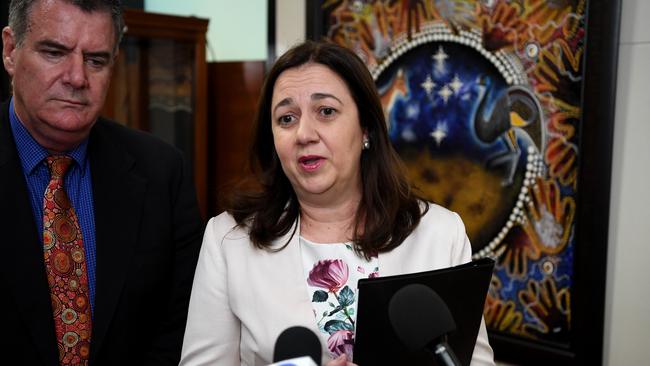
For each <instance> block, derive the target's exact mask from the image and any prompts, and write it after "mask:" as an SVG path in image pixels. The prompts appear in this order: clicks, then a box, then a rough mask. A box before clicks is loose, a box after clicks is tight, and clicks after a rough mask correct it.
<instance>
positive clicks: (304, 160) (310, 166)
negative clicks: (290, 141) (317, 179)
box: [298, 155, 325, 172]
mask: <svg viewBox="0 0 650 366" xmlns="http://www.w3.org/2000/svg"><path fill="white" fill-rule="evenodd" d="M324 161H325V159H324V158H323V157H322V156H317V155H305V156H301V157H300V158H299V159H298V163H299V164H300V167H301V168H302V169H303V170H305V171H308V172H313V171H314V170H316V169H318V168H320V166H321V165H323V162H324Z"/></svg>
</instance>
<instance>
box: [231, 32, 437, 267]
mask: <svg viewBox="0 0 650 366" xmlns="http://www.w3.org/2000/svg"><path fill="white" fill-rule="evenodd" d="M307 63H315V64H321V65H324V66H326V67H328V68H329V69H330V70H332V71H333V72H335V73H336V74H338V75H339V76H340V77H341V78H342V79H343V80H344V81H345V83H346V84H347V87H348V89H349V91H350V93H351V95H352V98H353V99H354V102H355V103H356V105H357V109H358V111H359V122H360V124H361V128H362V129H363V130H365V131H367V134H368V139H369V141H370V148H369V149H366V150H363V152H362V154H361V182H362V198H361V201H360V203H359V207H358V209H357V213H356V216H355V221H354V229H355V230H354V231H353V232H354V233H355V234H354V237H353V238H351V239H352V241H353V242H354V247H355V250H356V251H357V252H360V253H362V254H363V255H364V256H365V257H366V258H369V257H370V256H373V255H376V254H377V253H381V252H387V251H390V250H392V249H394V248H396V247H397V246H399V245H400V244H401V243H402V242H403V241H404V239H405V238H406V237H407V236H408V235H409V234H410V233H411V232H412V231H413V229H414V228H415V227H416V226H417V225H418V223H419V222H420V218H421V217H422V215H424V213H425V212H426V210H427V209H428V205H423V204H421V203H422V202H421V201H423V199H422V198H421V197H420V195H419V194H418V193H416V192H415V190H414V189H413V187H412V186H411V185H410V184H409V182H408V180H407V178H406V175H405V170H404V167H403V164H402V162H401V160H400V158H399V157H398V155H397V153H396V152H395V150H394V149H393V147H392V145H391V143H390V140H389V138H388V129H387V127H386V121H385V118H384V111H383V109H382V105H381V101H380V99H379V95H378V93H377V89H376V87H375V83H374V81H373V79H372V76H371V75H370V72H369V71H368V69H367V67H366V65H365V64H364V63H363V61H361V59H360V58H359V57H357V56H356V55H355V54H354V53H353V52H352V51H350V50H348V49H347V48H344V47H341V46H338V45H336V44H333V43H328V42H314V41H306V42H304V43H301V44H298V45H296V46H294V47H293V48H291V49H290V50H289V51H287V52H286V53H285V54H284V55H282V57H280V58H279V59H278V60H277V61H276V62H275V64H274V65H273V67H272V68H271V70H270V71H269V73H268V75H267V76H266V80H265V81H264V85H263V86H262V93H261V96H260V100H259V105H258V109H257V116H256V118H255V126H254V131H253V141H252V146H251V149H250V159H249V164H250V167H251V169H252V171H253V173H254V179H255V180H256V183H257V184H258V187H259V189H257V190H244V191H242V190H239V191H234V192H233V195H232V196H231V197H230V200H229V202H226V203H225V208H226V211H228V212H229V213H230V214H231V215H232V216H233V217H234V219H235V221H236V222H237V224H238V226H240V227H246V228H248V230H249V235H250V239H251V241H252V242H253V244H254V245H255V246H257V247H258V248H260V249H264V248H266V249H268V248H269V247H270V245H271V244H272V242H273V240H275V239H277V238H279V237H281V236H283V235H286V234H287V233H288V232H289V231H291V230H293V231H292V235H293V234H295V230H296V229H297V226H296V225H295V223H296V220H297V219H298V216H299V215H300V204H299V202H298V199H297V197H296V194H295V192H294V190H293V188H292V186H291V184H290V182H289V179H288V178H287V176H286V175H285V174H284V171H283V170H282V167H281V165H280V159H279V157H278V154H277V153H276V151H275V145H274V142H273V134H272V131H271V124H272V122H271V107H272V106H271V100H272V98H273V87H274V86H275V82H276V81H277V79H278V77H279V76H280V74H282V72H284V71H285V70H288V69H292V68H296V67H299V66H301V65H304V64H307ZM287 244H288V242H287V243H285V244H284V246H283V247H281V248H280V249H282V248H284V247H285V246H286V245H287Z"/></svg>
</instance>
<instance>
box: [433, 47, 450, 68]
mask: <svg viewBox="0 0 650 366" xmlns="http://www.w3.org/2000/svg"><path fill="white" fill-rule="evenodd" d="M431 58H432V59H434V60H435V61H436V69H437V70H442V69H443V68H444V67H445V61H446V60H447V59H448V58H449V55H447V54H446V53H445V50H444V49H443V48H442V46H438V52H436V54H435V55H433V56H431Z"/></svg>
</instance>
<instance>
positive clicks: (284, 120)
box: [278, 114, 293, 124]
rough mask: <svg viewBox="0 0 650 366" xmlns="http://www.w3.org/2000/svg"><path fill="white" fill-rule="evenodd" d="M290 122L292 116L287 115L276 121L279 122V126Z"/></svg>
mask: <svg viewBox="0 0 650 366" xmlns="http://www.w3.org/2000/svg"><path fill="white" fill-rule="evenodd" d="M292 121H293V116H292V115H289V114H287V115H284V116H281V117H280V118H279V119H278V122H280V124H287V123H291V122H292Z"/></svg>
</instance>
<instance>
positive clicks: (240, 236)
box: [180, 204, 494, 366]
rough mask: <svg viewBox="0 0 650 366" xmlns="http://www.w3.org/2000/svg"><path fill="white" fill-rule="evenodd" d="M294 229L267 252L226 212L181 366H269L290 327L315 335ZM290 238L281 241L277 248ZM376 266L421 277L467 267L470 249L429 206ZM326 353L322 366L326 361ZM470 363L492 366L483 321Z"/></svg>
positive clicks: (206, 259) (215, 226)
mask: <svg viewBox="0 0 650 366" xmlns="http://www.w3.org/2000/svg"><path fill="white" fill-rule="evenodd" d="M296 224H297V225H298V229H297V230H296V233H295V235H294V236H293V237H292V238H291V240H290V242H289V245H287V247H286V248H284V249H282V250H280V251H279V252H269V251H267V250H260V249H257V248H255V247H254V246H253V245H252V244H251V242H250V240H249V238H248V234H247V232H246V230H245V229H241V228H235V226H236V223H235V221H234V219H233V218H232V216H230V215H229V214H227V213H222V214H221V215H219V216H217V217H214V218H212V219H211V220H210V222H209V223H208V225H207V228H206V230H205V235H204V237H203V246H202V248H201V254H200V256H199V262H198V265H197V268H196V274H195V276H194V285H193V288H192V297H191V299H190V307H189V314H188V319H187V327H186V330H185V339H184V342H183V351H182V356H181V362H180V365H183V366H198V365H219V366H221V365H223V366H230V365H233V366H234V365H247V366H249V365H250V366H253V365H255V366H258V365H260V366H261V365H267V364H269V363H271V362H272V358H273V347H274V345H275V341H276V339H277V337H278V336H279V335H280V333H281V332H282V331H283V330H285V329H286V328H289V327H291V326H297V325H299V326H303V327H307V328H309V329H311V330H313V331H314V333H317V332H318V329H317V327H316V320H315V318H314V314H313V311H312V304H311V299H310V298H309V295H308V290H307V282H306V279H305V278H304V272H303V268H302V266H303V264H302V256H301V252H300V241H299V235H300V229H299V228H300V224H299V223H298V222H297V223H296ZM290 235H291V232H290V233H289V234H287V235H286V236H285V237H283V238H280V239H278V240H276V241H275V242H274V244H273V245H274V247H279V246H281V245H283V244H284V243H286V241H287V239H289V236H290ZM378 260H379V262H378V263H379V273H380V276H390V275H396V274H403V273H412V272H420V271H427V270H432V269H438V268H445V267H450V266H454V265H458V264H461V263H465V262H468V261H470V260H471V247H470V243H469V239H468V238H467V234H466V233H465V226H464V225H463V223H462V221H461V219H460V217H459V216H458V215H457V214H456V213H454V212H451V211H449V210H447V209H445V208H443V207H441V206H438V205H435V204H431V205H430V207H429V211H428V212H427V214H426V215H424V216H423V217H422V219H421V221H420V224H419V225H418V227H417V228H416V229H415V230H414V231H413V232H412V233H411V235H410V236H409V237H408V238H407V239H406V240H405V241H404V242H403V243H402V244H401V245H400V246H399V247H397V248H395V249H394V250H392V251H391V252H389V253H381V254H379V258H378ZM325 347H326V345H324V346H323V355H324V356H323V365H324V364H326V362H328V361H329V357H328V356H326V355H328V354H329V352H328V351H327V349H326V348H325ZM471 364H472V365H494V360H493V353H492V348H491V347H490V345H489V343H488V338H487V332H486V329H485V323H484V322H482V324H481V327H480V330H479V334H478V338H477V341H476V346H475V348H474V354H473V356H472V363H471ZM360 366H367V365H360Z"/></svg>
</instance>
